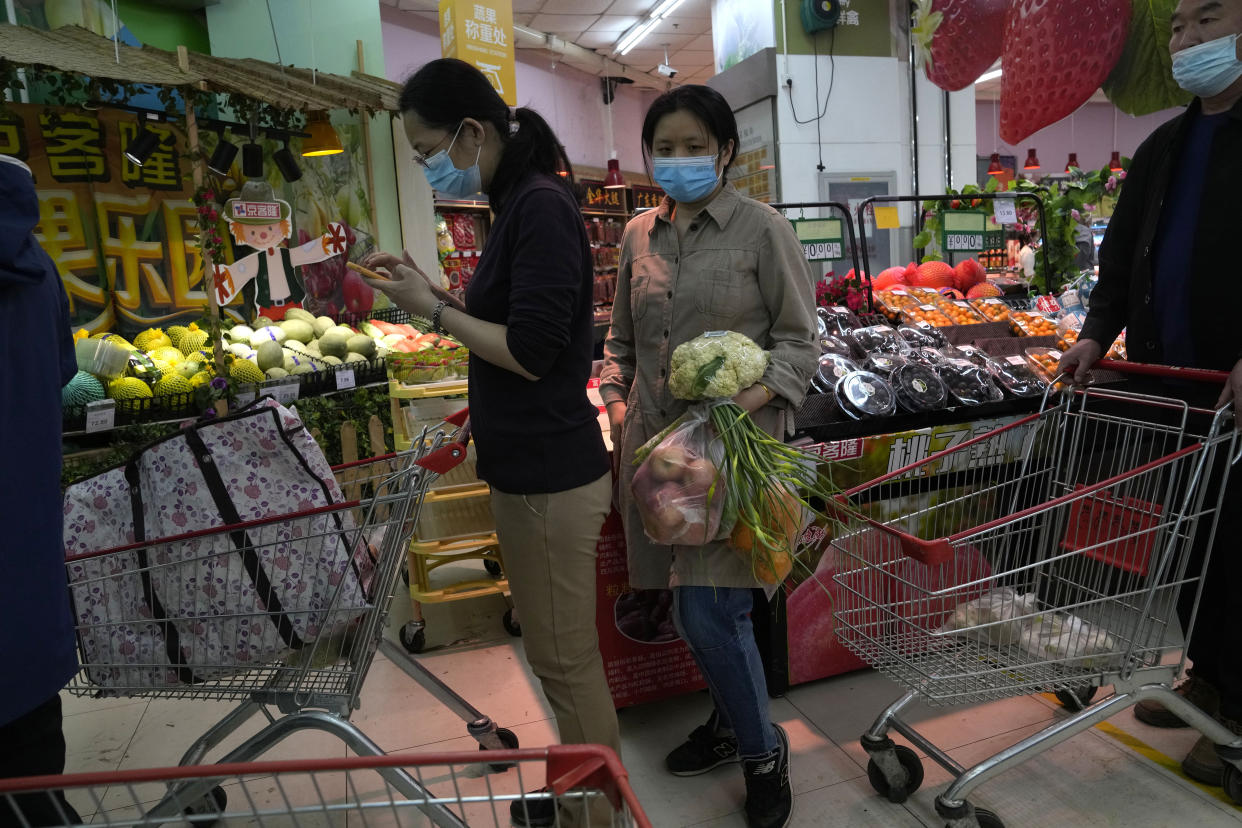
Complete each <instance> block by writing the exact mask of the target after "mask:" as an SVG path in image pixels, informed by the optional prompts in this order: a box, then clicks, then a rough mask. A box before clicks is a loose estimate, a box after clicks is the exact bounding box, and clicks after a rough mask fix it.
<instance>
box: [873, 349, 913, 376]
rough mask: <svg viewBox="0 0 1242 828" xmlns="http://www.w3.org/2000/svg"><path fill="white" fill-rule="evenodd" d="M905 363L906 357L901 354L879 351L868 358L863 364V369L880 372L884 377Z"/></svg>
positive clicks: (875, 372) (874, 372)
mask: <svg viewBox="0 0 1242 828" xmlns="http://www.w3.org/2000/svg"><path fill="white" fill-rule="evenodd" d="M905 364H906V360H905V357H903V356H902V355H901V354H893V353H879V354H872V355H871V356H870V357H868V358H867V361H866V363H865V364H864V365H863V370H864V371H870V372H871V373H873V374H879V375H880V376H882V377H888V376H890V375H891V374H892V373H893V371H895V370H897V369H898V368H900V367H901V366H902V365H905Z"/></svg>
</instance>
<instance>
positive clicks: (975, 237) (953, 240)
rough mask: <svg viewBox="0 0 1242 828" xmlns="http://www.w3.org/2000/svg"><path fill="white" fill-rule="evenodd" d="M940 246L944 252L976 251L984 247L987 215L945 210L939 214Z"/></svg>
mask: <svg viewBox="0 0 1242 828" xmlns="http://www.w3.org/2000/svg"><path fill="white" fill-rule="evenodd" d="M941 227H942V229H941V231H940V246H941V249H943V250H944V251H945V252H946V253H951V252H961V253H978V252H979V251H981V250H983V249H984V244H983V233H984V231H985V230H986V229H987V216H986V215H984V214H983V213H976V212H959V211H955V212H946V213H944V214H943V215H942V216H941Z"/></svg>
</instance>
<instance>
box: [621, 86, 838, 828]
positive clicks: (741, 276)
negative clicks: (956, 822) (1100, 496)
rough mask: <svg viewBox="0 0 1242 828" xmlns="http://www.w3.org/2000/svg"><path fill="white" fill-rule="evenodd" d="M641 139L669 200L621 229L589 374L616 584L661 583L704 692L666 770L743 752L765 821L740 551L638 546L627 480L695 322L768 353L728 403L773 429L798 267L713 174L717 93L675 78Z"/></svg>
mask: <svg viewBox="0 0 1242 828" xmlns="http://www.w3.org/2000/svg"><path fill="white" fill-rule="evenodd" d="M642 140H643V149H644V152H645V153H646V155H647V156H648V157H649V158H650V159H651V164H652V168H653V173H652V174H653V177H654V178H655V180H656V182H657V183H658V184H660V185H661V186H662V187H663V188H664V190H665V192H666V193H667V194H668V196H667V197H666V198H665V199H664V201H663V203H662V204H661V205H660V206H659V207H657V208H656V209H654V210H651V211H649V212H646V213H644V214H642V215H640V216H638V217H636V218H635V219H634V220H633V221H631V222H630V223H629V225H628V226H627V227H626V229H625V236H624V238H623V239H622V244H621V259H620V270H619V274H618V281H617V296H616V300H615V302H614V304H613V312H612V328H611V330H610V331H609V334H608V339H607V341H606V343H605V345H604V359H605V361H604V370H603V374H602V376H601V379H600V390H601V392H602V394H603V397H604V400H605V402H606V403H607V404H608V415H609V420H610V422H611V424H612V436H613V444H614V446H615V447H616V448H615V451H616V452H617V453H618V462H619V466H620V498H621V503H620V507H621V511H622V516H623V518H624V520H625V527H626V543H627V545H628V547H629V560H628V563H629V575H630V584H631V585H632V586H634V587H635V588H637V589H665V588H670V587H671V588H672V589H673V606H674V622H675V624H676V626H677V630H678V632H679V633H680V634H681V637H682V638H683V639H685V640H686V642H687V644H689V646H690V649H691V651H692V652H693V654H694V656H695V659H696V661H697V662H698V665H699V668H700V669H701V670H702V672H703V675H704V677H705V678H706V679H707V683H708V686H709V687H710V689H711V693H712V698H713V701H714V702H715V710H714V711H713V712H712V715H711V718H710V719H709V720H708V723H707V724H706V725H704V726H702V727H700V728H698V729H697V730H695V731H694V733H693V734H691V736H690V739H689V740H688V741H687V742H686V743H685V744H683V745H681V746H680V747H678V748H677V749H675V750H674V751H673V752H672V753H670V754H669V756H668V758H667V765H668V768H669V770H670V771H671V772H672V773H674V774H677V775H680V776H692V775H695V774H699V773H704V772H706V771H708V770H711V769H712V768H714V767H717V766H719V765H722V764H728V763H735V762H738V761H739V760H742V761H743V772H744V775H745V779H746V791H747V796H746V815H747V823H748V825H749V826H751V828H779V826H784V825H787V824H788V821H789V815H790V813H791V811H792V792H791V790H790V787H789V745H788V740H787V738H786V737H785V733H784V731H783V730H782V729H781V728H780V727H779V726H776V725H774V724H772V722H771V720H770V719H769V716H768V699H767V688H766V683H765V680H764V675H763V665H762V662H761V660H760V658H759V652H758V648H757V647H756V645H755V640H754V635H753V632H752V630H751V623H750V613H751V610H752V608H753V606H754V601H755V598H754V596H755V594H756V593H755V589H756V588H758V587H760V586H762V585H761V584H760V583H759V582H758V581H757V580H756V579H755V577H754V575H753V573H752V570H751V565H750V563H749V561H748V560H746V559H744V558H743V557H742V556H740V555H739V554H738V553H737V552H735V551H734V550H732V549H731V548H730V547H729V546H728V545H727V544H726V543H724V542H719V543H713V544H708V545H706V546H701V547H687V546H661V545H658V544H655V543H652V542H651V541H650V540H649V539H648V538H647V536H646V535H645V534H644V532H643V527H642V521H641V520H640V518H639V516H638V512H637V509H636V508H635V506H634V501H633V497H632V495H631V493H630V482H631V480H632V479H633V476H634V470H635V469H634V465H633V458H634V452H635V450H636V449H637V448H638V447H639V446H641V445H642V444H643V443H645V442H646V441H647V440H648V439H649V438H650V437H651V436H652V435H654V434H656V433H657V432H659V431H660V430H661V429H662V428H664V427H665V426H666V425H668V424H669V423H670V422H672V421H673V420H674V419H676V418H677V417H678V416H680V415H681V414H682V412H683V411H685V409H686V406H687V403H686V402H684V401H682V400H678V399H675V398H674V397H673V395H672V394H671V393H670V392H669V389H668V383H667V380H668V372H669V359H670V357H671V355H672V353H673V350H674V349H675V348H676V347H677V346H678V345H680V344H681V343H683V342H685V341H687V340H690V339H693V338H694V337H696V336H698V335H700V334H702V333H704V332H705V331H712V330H732V331H737V332H738V333H742V334H745V335H746V336H748V337H750V338H751V339H753V340H754V341H755V342H756V343H758V344H759V346H760V347H761V348H763V349H765V350H767V351H768V352H769V353H770V355H771V361H770V364H769V366H768V369H767V372H766V373H765V374H764V375H763V377H762V379H761V380H760V381H759V382H757V383H755V384H754V385H752V386H751V387H750V388H746V389H743V390H742V391H741V393H739V394H738V396H737V397H736V398H735V400H734V401H735V402H736V403H737V404H738V405H740V406H741V407H743V408H745V409H746V410H747V411H749V412H751V415H752V416H753V417H754V419H755V422H756V423H757V424H758V425H759V426H760V427H761V428H763V429H764V430H766V431H767V432H768V433H770V434H772V435H774V436H776V437H778V438H782V439H783V438H784V436H785V434H786V432H787V431H788V430H790V428H791V427H792V421H793V410H794V409H795V408H796V407H797V406H798V405H800V404H801V402H802V399H803V397H804V396H805V394H806V389H807V386H808V384H809V382H810V378H811V374H812V372H813V371H814V368H815V363H816V357H817V355H818V349H817V348H816V345H815V314H814V307H815V303H814V290H813V276H812V274H811V269H810V266H809V264H808V263H807V261H806V259H805V258H804V256H803V253H802V246H801V245H800V244H799V243H798V240H797V238H796V236H795V235H794V232H793V228H792V226H791V225H790V224H789V222H788V221H787V220H786V219H785V218H784V217H783V216H781V215H780V214H779V213H778V212H776V211H775V210H773V209H772V208H771V207H769V206H767V205H766V204H762V203H760V202H757V201H754V200H752V199H749V198H746V197H744V196H742V195H740V194H739V193H738V192H737V191H736V190H735V189H734V188H733V186H732V185H731V184H729V183H728V181H727V172H728V169H729V165H730V164H731V163H732V161H733V159H734V157H735V155H736V153H737V147H738V141H739V139H738V132H737V123H736V121H735V120H734V117H733V112H732V110H731V109H730V107H729V104H728V102H726V101H725V99H724V98H723V97H722V96H721V95H720V94H719V93H718V92H716V91H715V90H713V89H710V88H708V87H706V86H682V87H679V88H677V89H674V90H672V91H670V92H667V93H665V94H664V95H661V96H660V97H659V98H657V99H656V101H655V102H654V103H653V104H652V105H651V108H650V110H648V112H647V116H646V119H645V121H644V123H643V133H642ZM769 596H770V593H769Z"/></svg>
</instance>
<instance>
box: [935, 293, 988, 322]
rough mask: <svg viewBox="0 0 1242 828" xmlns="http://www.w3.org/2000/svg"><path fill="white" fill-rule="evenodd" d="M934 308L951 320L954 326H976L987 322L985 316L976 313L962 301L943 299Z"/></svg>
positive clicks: (968, 304)
mask: <svg viewBox="0 0 1242 828" xmlns="http://www.w3.org/2000/svg"><path fill="white" fill-rule="evenodd" d="M936 307H938V308H939V309H940V312H941V313H943V314H944V315H945V316H947V317H949V318H950V319H952V320H953V324H954V325H978V324H979V323H980V322H987V321H989V320H988V318H987V317H986V316H984V315H983V314H981V313H979V312H978V311H976V310H975V309H974V308H973V307H972V306H971V304H970V303H969V302H966V301H964V300H960V299H959V300H954V301H950V300H948V299H944V300H942V301H940V302H939V303H937V305H936Z"/></svg>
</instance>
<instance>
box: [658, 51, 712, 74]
mask: <svg viewBox="0 0 1242 828" xmlns="http://www.w3.org/2000/svg"><path fill="white" fill-rule="evenodd" d="M713 55H714V53H713V52H696V51H693V50H690V49H682V50H681V51H680V52H676V53H673V54H671V55H670V56H669V62H670V63H672V64H673V66H676V67H677V68H678V69H681V68H682V67H685V68H686V69H689V68H690V67H691V66H695V67H700V66H710V65H711V64H712V62H713Z"/></svg>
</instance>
